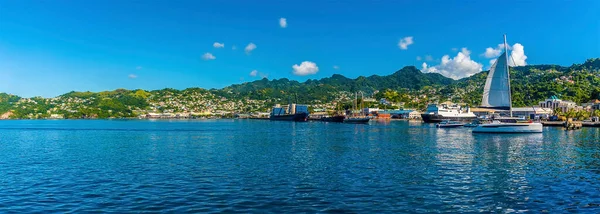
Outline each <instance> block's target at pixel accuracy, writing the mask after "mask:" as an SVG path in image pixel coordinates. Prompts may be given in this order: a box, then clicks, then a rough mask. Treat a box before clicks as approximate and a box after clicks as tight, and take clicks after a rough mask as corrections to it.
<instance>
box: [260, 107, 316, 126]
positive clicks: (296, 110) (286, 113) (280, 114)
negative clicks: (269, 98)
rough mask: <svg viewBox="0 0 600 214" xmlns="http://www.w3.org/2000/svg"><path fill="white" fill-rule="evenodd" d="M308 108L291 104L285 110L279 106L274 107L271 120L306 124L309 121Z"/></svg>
mask: <svg viewBox="0 0 600 214" xmlns="http://www.w3.org/2000/svg"><path fill="white" fill-rule="evenodd" d="M308 114H309V113H308V106H306V105H296V104H289V105H288V108H287V110H286V108H283V107H281V106H279V105H276V106H275V107H273V110H272V111H271V115H270V116H269V119H270V120H285V121H296V122H306V121H308Z"/></svg>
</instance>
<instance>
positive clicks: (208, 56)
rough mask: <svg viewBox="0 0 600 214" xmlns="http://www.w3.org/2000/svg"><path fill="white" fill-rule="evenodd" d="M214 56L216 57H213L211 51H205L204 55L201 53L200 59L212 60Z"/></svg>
mask: <svg viewBox="0 0 600 214" xmlns="http://www.w3.org/2000/svg"><path fill="white" fill-rule="evenodd" d="M216 58H217V57H215V56H214V55H212V54H211V53H205V54H204V55H202V59H204V60H213V59H216Z"/></svg>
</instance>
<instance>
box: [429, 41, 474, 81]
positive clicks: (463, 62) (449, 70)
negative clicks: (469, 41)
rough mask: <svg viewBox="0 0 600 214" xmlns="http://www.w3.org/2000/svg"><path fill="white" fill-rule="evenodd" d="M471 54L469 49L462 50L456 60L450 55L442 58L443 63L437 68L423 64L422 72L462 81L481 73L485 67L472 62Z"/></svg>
mask: <svg viewBox="0 0 600 214" xmlns="http://www.w3.org/2000/svg"><path fill="white" fill-rule="evenodd" d="M470 55H471V52H470V51H469V50H468V49H467V48H462V50H461V52H458V54H457V55H456V56H455V57H454V58H450V56H448V55H444V56H443V57H442V63H441V64H439V65H436V66H432V67H429V66H428V65H427V63H423V64H422V65H421V66H422V71H423V72H427V73H439V74H441V75H444V76H446V77H449V78H452V79H460V78H463V77H469V76H472V75H473V74H476V73H478V72H480V71H481V69H482V68H483V65H481V64H480V63H478V62H475V61H473V60H471V56H470Z"/></svg>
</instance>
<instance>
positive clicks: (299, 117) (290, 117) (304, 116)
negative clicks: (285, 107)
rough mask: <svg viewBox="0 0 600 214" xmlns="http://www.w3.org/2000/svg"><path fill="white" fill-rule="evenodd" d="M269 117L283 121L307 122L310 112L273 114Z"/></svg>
mask: <svg viewBox="0 0 600 214" xmlns="http://www.w3.org/2000/svg"><path fill="white" fill-rule="evenodd" d="M269 119H270V120H281V121H296V122H306V121H307V120H308V113H297V114H284V115H271V117H269Z"/></svg>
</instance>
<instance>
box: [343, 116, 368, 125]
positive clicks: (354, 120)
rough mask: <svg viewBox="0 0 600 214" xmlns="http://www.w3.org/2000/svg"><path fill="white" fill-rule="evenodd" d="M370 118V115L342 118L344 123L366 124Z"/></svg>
mask: <svg viewBox="0 0 600 214" xmlns="http://www.w3.org/2000/svg"><path fill="white" fill-rule="evenodd" d="M370 120H371V118H370V117H349V118H346V119H344V123H354V124H366V123H369V121H370Z"/></svg>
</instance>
